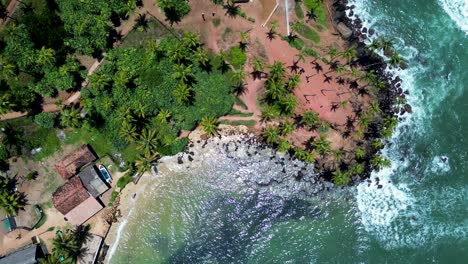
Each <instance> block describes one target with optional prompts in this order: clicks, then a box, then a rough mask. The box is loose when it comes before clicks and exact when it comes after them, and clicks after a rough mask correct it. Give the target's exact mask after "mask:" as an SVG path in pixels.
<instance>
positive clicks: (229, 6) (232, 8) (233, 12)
mask: <svg viewBox="0 0 468 264" xmlns="http://www.w3.org/2000/svg"><path fill="white" fill-rule="evenodd" d="M223 8H224V9H225V10H226V13H225V15H227V16H229V17H231V18H236V16H237V15H239V13H240V8H239V6H238V5H236V4H235V3H233V1H231V0H229V1H228V2H227V3H226V4H225V5H224V7H223Z"/></svg>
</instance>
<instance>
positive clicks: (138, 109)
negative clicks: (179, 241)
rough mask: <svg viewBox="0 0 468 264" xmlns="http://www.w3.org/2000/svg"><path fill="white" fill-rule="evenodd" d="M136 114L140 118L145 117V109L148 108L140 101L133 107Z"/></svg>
mask: <svg viewBox="0 0 468 264" xmlns="http://www.w3.org/2000/svg"><path fill="white" fill-rule="evenodd" d="M134 110H135V113H136V115H137V116H138V118H140V119H145V117H146V111H147V110H148V106H147V105H144V104H142V103H141V102H140V103H138V104H137V106H136V107H135V108H134Z"/></svg>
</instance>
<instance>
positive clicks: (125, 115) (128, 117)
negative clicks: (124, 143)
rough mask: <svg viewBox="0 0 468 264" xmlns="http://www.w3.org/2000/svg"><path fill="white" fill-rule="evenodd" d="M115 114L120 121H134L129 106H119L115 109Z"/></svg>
mask: <svg viewBox="0 0 468 264" xmlns="http://www.w3.org/2000/svg"><path fill="white" fill-rule="evenodd" d="M117 114H118V116H119V118H120V119H121V120H122V122H128V123H132V122H134V121H135V117H134V116H133V112H132V109H131V108H129V107H125V106H121V107H119V109H117Z"/></svg>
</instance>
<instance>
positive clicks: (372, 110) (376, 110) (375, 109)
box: [369, 101, 382, 115]
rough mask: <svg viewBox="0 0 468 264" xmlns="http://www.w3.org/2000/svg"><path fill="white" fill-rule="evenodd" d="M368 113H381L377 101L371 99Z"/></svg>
mask: <svg viewBox="0 0 468 264" xmlns="http://www.w3.org/2000/svg"><path fill="white" fill-rule="evenodd" d="M369 113H370V114H373V115H378V114H380V113H382V109H380V106H379V103H377V102H376V101H372V102H371V103H370V104H369Z"/></svg>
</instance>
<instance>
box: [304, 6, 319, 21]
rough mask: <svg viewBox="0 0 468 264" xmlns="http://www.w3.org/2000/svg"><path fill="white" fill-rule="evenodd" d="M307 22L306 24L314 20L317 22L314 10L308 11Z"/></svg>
mask: <svg viewBox="0 0 468 264" xmlns="http://www.w3.org/2000/svg"><path fill="white" fill-rule="evenodd" d="M306 17H307V20H306V22H309V21H310V20H314V21H315V22H317V14H316V13H315V9H314V8H311V9H310V10H309V11H307V13H306Z"/></svg>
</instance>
